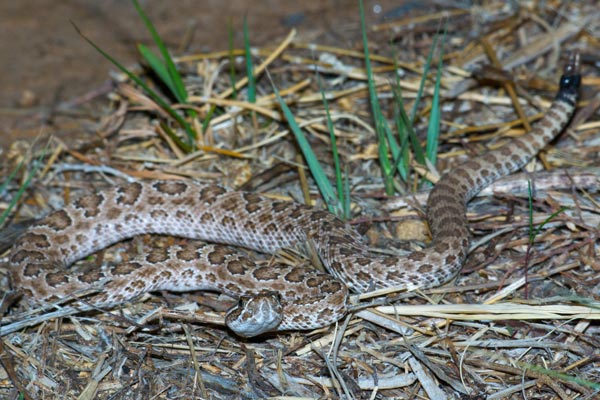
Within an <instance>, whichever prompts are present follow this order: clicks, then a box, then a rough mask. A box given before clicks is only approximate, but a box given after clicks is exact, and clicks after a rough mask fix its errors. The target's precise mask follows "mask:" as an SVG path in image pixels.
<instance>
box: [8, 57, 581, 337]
mask: <svg viewBox="0 0 600 400" xmlns="http://www.w3.org/2000/svg"><path fill="white" fill-rule="evenodd" d="M579 82H580V77H579V68H578V57H577V56H574V57H572V58H571V60H570V61H569V63H568V65H567V66H566V67H565V71H564V74H563V76H562V78H561V82H560V90H559V92H558V94H557V96H556V99H555V101H554V102H553V104H552V105H551V107H550V108H549V109H548V111H547V113H546V114H545V116H544V118H543V119H542V120H541V121H539V122H538V123H537V124H536V125H535V127H534V129H533V130H532V131H531V132H529V133H528V134H527V135H525V136H522V137H520V138H518V139H515V140H513V141H511V142H509V143H508V144H506V145H505V146H503V147H501V148H499V149H497V150H494V151H491V152H488V153H486V154H483V155H481V156H479V157H476V158H474V159H472V160H470V161H468V162H466V163H464V164H462V165H460V166H458V167H457V168H455V169H453V170H452V171H450V172H449V173H447V174H445V175H444V176H443V177H442V178H441V179H440V181H439V182H438V183H437V185H436V186H435V188H434V189H433V191H432V192H431V194H430V196H429V199H428V203H427V219H428V222H429V226H430V229H431V233H432V237H433V242H432V244H431V245H430V246H429V247H428V248H426V249H425V250H423V251H414V252H412V253H410V254H409V255H408V256H406V257H397V256H387V255H380V254H377V255H375V254H373V252H372V251H371V250H370V249H369V248H368V247H367V246H366V245H365V244H364V242H363V239H362V238H361V237H360V235H359V234H357V233H356V232H355V231H354V230H353V229H351V228H350V227H349V226H347V224H345V223H344V222H342V221H340V220H339V219H337V218H336V217H335V216H333V215H332V214H330V213H328V212H325V211H320V210H316V209H312V208H310V207H307V206H304V205H301V204H297V203H292V202H283V201H276V200H272V199H269V198H266V197H264V196H261V195H258V194H254V193H244V192H235V191H228V190H226V189H224V188H222V187H220V186H217V185H206V184H197V183H191V182H175V181H147V182H137V183H131V184H126V185H121V186H116V187H113V188H110V189H108V190H105V191H102V192H99V193H96V194H92V195H88V196H84V197H81V198H80V199H78V200H76V201H74V202H73V203H72V204H70V205H68V206H67V207H65V208H63V209H61V210H58V211H55V212H53V213H51V214H50V215H48V216H47V217H46V218H44V219H42V220H41V221H40V222H38V223H36V224H35V225H34V226H32V227H31V228H30V229H28V231H26V232H25V234H24V235H23V236H22V237H21V238H19V239H18V241H17V242H16V243H15V244H14V246H13V248H12V250H11V253H10V255H9V269H10V275H11V281H12V286H13V288H14V289H17V290H21V291H23V292H24V294H25V297H26V298H27V299H28V300H29V301H30V302H32V303H42V302H47V301H50V300H53V299H57V298H64V297H69V296H73V295H76V294H77V292H80V291H82V290H85V289H88V288H90V287H91V286H93V285H95V284H96V285H97V284H99V283H101V284H103V285H104V286H103V288H102V290H101V291H100V293H98V294H94V295H92V296H91V297H86V298H83V299H82V301H84V302H86V303H91V304H92V305H94V306H97V307H111V306H114V305H117V304H120V303H123V302H125V301H127V300H129V299H131V298H133V297H135V296H137V295H139V294H141V293H144V292H148V291H152V290H172V291H188V290H200V289H203V290H218V291H221V292H225V293H226V294H229V295H233V296H236V297H240V303H239V304H238V306H236V307H234V308H233V309H231V310H230V311H229V312H228V313H227V316H226V322H227V325H228V326H229V327H230V328H231V329H232V330H233V331H235V332H236V333H237V334H239V335H241V336H255V335H259V334H261V333H263V332H268V331H277V330H289V329H312V328H316V327H321V326H326V325H329V324H331V323H333V322H335V321H337V320H338V319H340V318H341V317H342V316H344V314H345V313H346V301H347V293H348V288H349V289H350V290H352V291H355V292H365V291H367V290H372V289H379V288H386V287H397V288H405V289H408V290H411V289H415V288H427V287H432V286H437V285H441V284H443V283H444V282H446V281H448V280H449V279H450V278H452V277H453V276H454V275H455V274H456V273H457V272H458V271H459V270H460V268H461V266H462V264H463V262H464V260H465V257H466V254H467V250H468V247H469V236H470V235H469V230H468V226H467V219H466V215H465V207H466V203H467V202H468V201H469V200H470V199H471V198H472V197H473V196H474V195H475V194H476V193H477V192H478V191H479V190H481V189H482V188H483V187H484V186H486V185H488V184H490V183H491V182H493V181H494V180H496V179H497V178H499V177H501V176H504V175H507V174H509V173H511V172H512V171H515V170H517V169H519V168H521V167H522V166H523V165H524V164H525V163H527V161H528V160H529V159H531V158H532V157H533V156H535V154H536V153H537V152H538V151H539V150H540V149H541V148H543V147H544V146H545V145H546V144H547V143H548V142H549V141H550V140H552V139H553V138H554V137H555V136H556V135H557V134H558V133H559V132H560V131H561V130H562V129H563V128H564V127H565V125H566V124H567V122H568V121H569V119H570V117H571V114H572V112H573V110H574V108H575V102H576V99H577V91H578V87H579ZM143 233H159V234H169V235H174V236H182V237H185V238H190V239H199V240H203V241H209V242H214V243H221V244H205V243H202V242H197V241H189V242H187V244H183V245H172V246H170V247H167V248H157V249H153V250H151V251H150V252H149V253H148V254H146V255H144V256H141V257H138V258H136V259H134V260H133V261H130V262H126V263H123V264H120V265H117V266H113V267H106V268H104V269H98V270H95V271H91V272H86V273H75V272H72V271H68V270H67V269H66V267H67V266H68V265H70V264H71V263H73V262H74V261H76V260H78V259H80V258H82V257H84V256H86V255H88V254H90V253H93V252H95V251H97V250H99V249H102V248H104V247H106V246H108V245H109V244H112V243H115V242H118V241H120V240H123V239H125V238H130V237H132V236H134V235H139V234H143ZM305 242H310V243H311V244H312V246H313V247H314V249H315V250H316V252H317V253H318V255H319V257H320V259H321V261H322V263H323V265H324V266H325V267H326V269H327V270H328V271H329V273H330V274H331V275H328V274H323V273H320V272H316V271H313V270H311V269H308V268H304V267H295V266H286V265H279V264H275V265H262V264H260V265H257V264H255V263H254V262H252V261H251V260H249V259H248V258H247V257H246V256H244V255H242V254H239V253H237V252H234V251H232V249H230V248H229V247H227V246H224V245H222V244H229V245H237V246H243V247H246V248H250V249H254V250H257V251H261V252H267V253H273V252H275V251H277V250H278V249H281V248H288V247H294V246H296V245H298V244H302V243H305ZM75 303H76V305H77V304H80V305H81V304H82V303H79V302H78V301H75Z"/></svg>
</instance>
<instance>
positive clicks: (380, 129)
mask: <svg viewBox="0 0 600 400" xmlns="http://www.w3.org/2000/svg"><path fill="white" fill-rule="evenodd" d="M358 4H359V9H360V26H361V32H362V41H363V49H364V53H365V70H366V73H367V84H368V87H369V101H370V103H371V112H372V113H373V118H374V120H375V131H376V132H377V142H378V154H379V163H380V165H381V170H382V174H383V182H384V185H385V191H386V193H387V194H389V195H392V194H393V193H394V183H393V169H394V168H393V167H392V163H391V161H390V159H389V156H388V150H389V149H388V144H387V140H386V125H387V121H386V120H385V117H384V116H383V114H382V112H381V108H380V106H379V101H378V98H377V90H376V88H375V82H374V80H373V70H372V68H371V60H370V56H369V43H368V40H367V28H366V24H365V11H364V6H363V2H362V0H359V2H358ZM387 129H388V130H389V126H387ZM388 137H390V135H388Z"/></svg>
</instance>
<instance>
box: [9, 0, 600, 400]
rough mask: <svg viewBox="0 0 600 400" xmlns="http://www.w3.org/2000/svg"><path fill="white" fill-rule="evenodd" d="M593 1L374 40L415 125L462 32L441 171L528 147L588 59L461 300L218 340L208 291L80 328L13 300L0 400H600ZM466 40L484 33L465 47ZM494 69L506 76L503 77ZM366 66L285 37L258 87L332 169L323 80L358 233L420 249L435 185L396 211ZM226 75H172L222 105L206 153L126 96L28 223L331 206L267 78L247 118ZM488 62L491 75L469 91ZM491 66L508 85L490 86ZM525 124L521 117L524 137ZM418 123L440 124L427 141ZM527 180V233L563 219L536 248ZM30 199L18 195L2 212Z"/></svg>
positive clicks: (374, 300)
mask: <svg viewBox="0 0 600 400" xmlns="http://www.w3.org/2000/svg"><path fill="white" fill-rule="evenodd" d="M592 3H593V2H590V4H585V3H583V2H582V3H577V4H571V3H569V5H567V6H562V5H561V3H560V2H546V3H543V4H544V5H545V7H546V8H543V9H542V8H539V9H527V8H526V7H524V8H523V9H522V10H521V12H520V13H519V14H518V15H511V14H509V13H506V11H507V10H508V8H507V7H508V6H499V5H493V2H492V5H489V6H485V7H481V8H478V9H476V10H475V9H473V10H472V11H453V12H452V13H440V14H425V15H423V16H421V17H420V19H418V20H416V21H415V20H412V21H408V20H401V21H396V22H393V23H389V24H385V25H380V26H376V27H374V28H375V29H374V30H373V31H371V32H369V36H370V39H371V40H372V44H371V46H372V47H371V53H372V54H377V56H374V57H373V61H374V66H375V67H376V72H377V76H376V78H377V82H378V83H379V93H380V94H381V102H382V109H383V110H384V112H386V111H385V110H388V109H390V108H389V107H388V106H387V105H389V102H390V101H392V100H391V96H390V95H389V87H388V85H389V82H390V80H389V79H390V71H391V70H393V61H392V60H391V59H390V58H388V57H385V56H382V55H384V54H391V52H390V51H389V50H388V49H387V46H386V45H384V43H387V42H389V38H390V36H393V37H394V45H395V46H396V52H397V53H398V55H399V59H400V60H402V63H400V66H401V68H402V69H403V73H404V76H403V77H402V85H403V94H404V95H405V100H406V101H407V103H408V104H407V105H408V107H411V106H412V104H411V99H412V98H414V97H415V89H416V88H417V87H418V81H419V73H420V71H421V69H422V61H423V60H424V59H425V57H426V54H427V51H428V49H429V46H430V45H431V41H432V37H433V34H434V33H435V28H436V27H437V25H438V21H439V20H440V18H446V17H447V18H448V19H449V24H448V27H449V38H450V40H449V43H448V44H447V49H446V60H445V69H444V73H443V81H442V88H443V96H442V99H443V103H442V104H443V115H442V117H443V126H442V135H441V140H442V142H441V143H440V154H439V162H438V165H437V166H436V167H437V169H438V171H443V170H446V169H447V168H449V167H450V166H452V165H455V164H456V163H457V162H460V161H462V160H464V159H466V158H467V157H468V156H469V155H471V154H476V153H480V152H481V151H483V149H484V148H485V147H490V148H492V147H496V146H498V145H500V144H501V143H504V142H505V141H506V140H508V139H509V138H510V137H514V136H518V135H520V134H522V133H523V132H524V126H526V125H527V124H528V123H534V122H535V120H536V119H538V118H539V116H540V113H541V112H542V111H543V109H544V107H546V106H547V105H548V104H549V101H550V100H551V97H552V96H553V94H554V91H555V90H556V82H557V77H558V74H559V71H560V67H559V66H560V65H562V63H563V62H564V58H565V55H566V53H567V52H568V51H569V50H575V49H578V50H579V51H580V53H581V54H582V59H583V86H584V87H583V89H582V101H581V102H580V104H579V108H578V111H577V115H576V116H575V118H574V120H573V122H572V124H571V126H570V127H569V129H568V130H567V132H565V133H564V134H563V135H562V136H561V137H560V139H559V140H558V141H556V142H555V144H554V145H553V146H551V147H549V148H547V149H546V150H545V151H544V152H543V153H542V154H541V156H540V157H539V158H538V160H539V161H537V162H534V163H531V164H530V165H529V166H528V168H527V170H528V171H529V172H528V173H527V174H522V173H521V174H515V175H513V176H511V177H508V178H505V179H503V180H502V181H500V182H498V183H497V184H495V185H494V186H493V188H492V189H491V190H490V189H488V190H486V191H484V192H482V194H481V195H480V196H479V197H478V198H476V199H475V200H474V201H473V202H472V203H471V205H470V207H469V217H470V220H471V228H472V230H473V233H474V241H473V242H474V245H473V248H474V249H473V251H472V252H471V255H470V257H469V259H468V262H467V265H466V266H465V267H464V269H463V272H462V273H461V275H460V276H459V277H458V278H457V279H456V280H455V281H454V282H451V283H450V284H448V285H446V286H444V287H441V288H435V289H431V290H427V291H415V292H411V293H400V294H398V293H387V294H385V293H377V294H376V296H375V295H373V294H368V295H364V296H361V298H360V299H355V301H356V312H355V313H353V314H352V315H351V316H350V318H348V319H347V320H345V321H340V323H339V325H338V326H332V327H330V328H327V329H320V330H318V331H315V332H290V333H285V334H278V335H267V336H264V337H260V338H256V339H253V340H244V339H240V338H239V337H236V336H235V335H233V334H232V333H231V332H229V331H228V330H227V329H225V328H223V326H222V312H223V310H225V309H226V308H227V307H228V306H229V305H231V304H232V301H231V300H229V299H223V298H222V297H220V296H219V295H217V294H214V293H191V294H184V295H175V294H170V293H154V294H152V295H147V296H145V297H144V298H143V299H139V301H136V302H135V303H133V304H127V305H123V306H122V307H121V308H118V309H116V310H113V311H111V312H94V313H86V314H75V315H68V313H64V312H63V313H61V312H60V310H57V311H55V312H53V313H49V312H45V313H39V312H31V313H29V314H28V313H27V308H26V307H25V306H24V304H23V302H16V301H15V299H14V298H10V297H5V298H4V302H3V308H2V311H3V319H2V327H1V329H2V331H1V332H2V336H1V337H0V346H2V348H1V355H0V362H1V366H2V367H1V368H0V398H19V397H18V396H17V390H18V391H20V392H21V393H22V394H23V398H32V399H38V398H40V399H41V398H65V399H92V398H99V399H163V398H164V399H176V398H182V399H188V398H202V399H208V398H215V399H216V398H231V399H238V398H248V399H251V398H269V397H271V396H273V397H274V398H296V399H297V398H340V397H343V398H348V399H350V398H355V399H363V398H364V399H369V398H372V399H386V398H398V399H424V398H431V399H444V398H464V399H467V398H468V399H554V398H557V399H595V398H599V397H600V352H599V349H600V339H599V338H600V323H599V319H600V257H599V254H600V247H599V245H600V240H599V231H598V227H599V226H600V197H599V195H598V184H599V179H598V176H600V174H599V172H600V157H598V154H599V153H600V140H599V139H600V135H598V132H599V130H600V118H599V117H598V112H597V109H598V106H599V105H600V97H599V96H598V94H597V93H598V92H599V87H600V79H599V77H598V74H597V69H594V63H597V62H598V58H597V54H598V51H599V47H600V38H599V33H600V25H599V24H600V22H599V21H600V12H599V11H598V9H597V7H594V5H593V4H592ZM498 4H500V2H498ZM541 4H542V3H540V7H542V6H541ZM552 6H556V7H557V8H552ZM471 29H475V30H477V32H478V34H477V35H474V36H473V35H470V34H469V31H470V30H471ZM474 38H475V39H485V40H483V41H479V40H474ZM356 43H357V44H358V43H359V41H358V40H357V42H356ZM482 43H483V44H482ZM378 46H379V47H378ZM357 49H360V47H357ZM492 54H496V55H497V57H498V59H499V61H497V65H496V66H495V67H496V68H492V67H491V65H493V63H491V62H490V61H489V58H488V56H490V55H492ZM325 55H327V57H323V56H325ZM361 57H362V53H361V52H360V51H348V50H344V49H339V48H332V47H329V48H324V47H320V46H318V45H314V46H313V45H309V44H307V43H299V42H298V40H297V39H296V38H295V36H294V32H292V33H290V36H289V37H287V38H286V39H285V40H283V41H282V43H281V44H280V45H278V46H274V47H273V48H271V49H270V48H264V49H258V50H257V51H256V60H257V67H256V68H255V71H256V73H260V72H261V71H262V70H264V68H268V70H269V72H270V74H271V75H272V76H273V79H274V81H275V82H276V84H277V85H278V87H279V89H280V90H281V92H282V95H284V96H286V97H285V98H286V100H288V101H289V103H290V107H292V109H293V111H294V114H295V115H296V117H297V119H298V122H299V123H300V124H301V125H302V126H303V127H304V129H305V132H306V133H307V134H308V135H309V140H310V141H311V143H312V144H313V148H314V150H315V152H316V153H317V155H318V156H319V158H320V159H321V160H322V161H323V162H324V164H329V165H331V164H330V163H328V162H329V161H330V160H331V156H330V152H329V144H328V142H329V136H328V134H327V131H326V121H325V114H324V111H323V107H322V104H321V101H320V94H319V92H318V86H317V84H316V77H315V73H314V70H315V68H318V69H319V70H320V71H321V72H322V74H323V76H324V78H325V80H326V85H327V94H328V96H329V99H330V101H329V103H330V107H331V108H332V118H333V120H334V123H335V129H336V132H335V133H336V135H337V138H338V147H339V150H340V154H341V157H342V159H343V161H344V162H345V164H346V165H347V166H348V169H349V174H350V177H349V178H350V184H351V188H352V196H353V197H352V199H353V204H352V206H353V211H354V217H355V219H354V220H353V221H352V223H354V224H356V226H357V228H358V229H359V230H362V231H364V232H366V236H367V237H368V239H369V240H371V241H373V242H374V243H375V244H379V245H380V246H386V247H388V246H389V240H390V238H392V237H398V236H399V237H401V238H403V239H404V238H406V237H410V238H416V239H417V240H422V241H426V240H427V237H426V236H424V235H423V233H422V232H423V231H425V229H424V226H423V223H422V222H420V221H419V220H420V218H421V216H422V214H420V212H419V211H418V209H415V208H413V207H412V206H415V205H416V206H421V205H422V204H424V203H423V202H424V199H425V196H426V192H425V191H422V192H420V193H418V194H417V195H416V196H413V195H411V194H408V193H410V192H411V190H412V189H413V188H414V187H416V186H417V185H418V183H419V179H420V175H419V174H424V173H429V174H430V175H429V176H435V175H436V173H435V171H425V170H424V169H423V168H422V167H419V166H417V165H414V166H413V167H414V172H415V173H414V174H413V175H412V177H411V181H410V182H409V183H407V184H406V185H405V186H404V187H402V188H401V189H403V190H404V191H405V192H406V193H407V194H406V195H405V196H404V197H402V198H382V193H383V183H382V180H381V173H380V170H379V164H378V163H377V161H376V160H375V158H376V156H377V151H376V144H375V140H376V136H375V135H374V133H373V129H372V128H371V127H370V126H371V118H370V113H369V111H368V110H369V109H368V101H367V85H366V82H365V79H366V76H365V72H364V70H363V68H362V66H363V61H362V59H361ZM227 59H228V56H227V54H226V53H214V54H203V55H189V56H186V57H182V58H181V59H180V60H179V61H180V66H181V67H182V68H183V69H184V70H185V71H186V79H187V81H186V83H187V85H188V86H189V88H190V90H191V91H192V92H193V93H194V95H193V96H192V97H191V98H190V101H191V102H192V104H193V105H194V108H195V109H196V110H197V111H198V114H199V116H200V118H202V117H203V116H205V115H206V113H207V112H208V110H209V108H210V106H211V105H217V106H219V110H220V113H219V114H218V115H216V116H215V117H214V118H213V119H212V121H211V123H210V126H209V129H208V130H207V131H206V132H205V133H204V134H203V135H202V137H201V138H199V140H198V144H199V150H198V151H197V152H195V153H192V154H184V153H183V152H182V151H181V150H179V149H178V148H177V147H176V146H175V145H174V144H173V143H172V142H171V141H170V140H169V138H168V136H167V135H166V134H165V132H164V131H163V129H162V128H161V126H160V125H158V124H156V123H155V121H154V117H153V116H152V115H154V116H156V115H162V113H161V111H160V110H159V109H158V107H157V106H156V104H154V103H153V102H152V101H151V100H150V99H149V98H148V97H147V96H145V95H144V94H143V93H141V92H140V91H139V90H138V89H137V88H135V87H134V86H132V85H130V84H129V83H128V82H121V83H120V84H119V85H118V87H117V89H116V90H115V91H114V92H113V93H111V95H110V101H109V102H107V113H106V117H105V118H103V119H102V120H101V121H98V123H97V127H96V135H95V136H94V137H90V138H89V140H88V141H87V142H86V143H83V144H80V143H62V142H59V141H58V140H56V139H52V140H51V146H50V147H51V152H50V154H48V156H47V157H46V158H45V159H44V160H45V162H46V164H45V166H44V168H41V169H40V172H39V173H38V175H37V176H36V179H35V183H34V184H33V186H32V187H31V188H30V189H29V190H28V191H27V195H26V198H25V199H24V200H23V201H22V202H21V204H20V207H19V209H18V216H15V217H14V220H15V221H17V220H20V219H24V218H25V219H26V218H31V217H36V216H39V215H42V214H44V213H46V212H48V210H49V209H51V208H55V207H60V205H61V204H63V203H64V202H68V201H69V200H70V199H72V198H75V197H77V196H79V195H81V194H84V193H90V192H92V191H94V190H97V189H100V188H103V187H106V186H109V185H112V184H113V183H115V182H122V181H123V180H124V179H142V178H160V179H198V180H202V181H211V182H219V183H222V184H225V185H227V186H230V187H235V188H243V189H245V190H252V191H259V192H268V193H271V194H274V195H277V196H280V197H282V198H289V199H291V198H294V199H296V200H297V201H303V193H309V195H310V196H309V199H310V200H311V201H312V202H313V204H314V206H315V207H323V205H322V203H321V201H320V200H319V198H318V195H317V192H316V189H315V188H314V186H313V184H312V182H311V180H310V179H308V181H307V182H308V186H304V187H303V185H302V184H301V183H300V182H301V179H300V178H299V176H302V173H305V171H304V168H305V167H304V165H303V160H302V159H301V158H299V157H298V152H297V148H296V146H295V143H294V140H293V136H292V135H291V133H290V132H289V131H288V130H287V128H286V125H284V124H282V122H281V121H282V120H283V118H282V116H281V114H280V112H279V108H278V106H277V104H276V101H275V99H274V96H273V95H272V90H271V88H270V84H269V82H268V80H267V79H266V77H265V76H264V75H260V79H259V81H258V84H259V88H258V98H257V102H256V104H249V103H247V102H245V101H244V100H243V99H244V97H243V90H244V84H245V83H244V82H242V83H240V85H239V88H238V89H239V90H241V91H242V94H241V96H240V97H239V99H238V100H235V101H234V100H231V99H230V98H229V97H228V95H229V93H230V79H229V76H228V75H227V73H228V66H227V63H226V61H227ZM317 59H318V61H316V60H317ZM259 64H260V66H258V65H259ZM477 65H479V66H481V65H484V66H483V67H481V68H478V69H477V71H478V73H477V74H473V73H472V71H474V70H475V69H476V66H477ZM240 67H241V64H240ZM497 68H504V69H505V70H508V71H510V73H507V74H498V70H497ZM557 71H558V72H557ZM242 75H243V73H242ZM432 76H433V75H432ZM475 77H484V78H486V79H485V80H486V81H487V82H489V81H493V82H494V84H492V85H484V84H483V83H482V82H483V81H484V79H474V78H475ZM509 79H510V80H509ZM429 87H432V85H431V84H430V85H429ZM507 87H508V88H510V89H508V90H506V88H507ZM511 93H512V100H511ZM427 100H429V99H427ZM515 101H516V103H515ZM513 104H519V105H520V107H521V108H522V110H521V109H519V108H517V109H516V110H515V107H514V106H513ZM148 111H152V112H153V113H149V112H148ZM252 112H254V113H252ZM518 115H527V116H528V117H527V118H528V120H527V122H526V120H523V119H522V118H519V117H518ZM389 116H390V117H391V115H389ZM426 126H427V111H425V112H424V113H423V115H421V119H419V121H418V122H417V124H416V130H417V133H419V134H421V133H424V132H425V131H426ZM197 128H199V125H198V124H197ZM198 130H200V129H198ZM38 150H39V149H38V148H37V147H35V146H26V145H25V146H23V143H16V144H15V146H13V148H12V151H11V152H10V154H9V156H8V157H6V158H5V159H4V160H3V164H2V165H1V167H2V168H3V173H4V176H7V175H8V171H10V169H11V168H12V167H13V166H14V165H16V164H17V163H18V162H19V161H20V160H21V159H26V160H28V159H34V158H35V157H36V152H37V151H38ZM542 170H547V172H543V171H542ZM331 171H332V170H331V169H330V170H329V171H328V172H331ZM527 178H529V179H531V180H532V182H533V184H534V187H535V189H536V190H535V193H534V202H533V219H534V224H536V225H538V224H540V223H542V222H543V221H544V220H545V219H546V218H547V217H548V216H549V215H550V214H552V213H553V212H555V211H556V210H558V209H559V208H560V207H563V206H564V207H568V209H567V210H566V211H565V212H563V213H561V214H559V215H558V216H557V217H556V218H554V219H553V220H552V221H551V222H550V223H549V224H547V225H545V226H544V229H543V230H542V231H541V232H540V233H539V235H537V236H536V237H535V241H534V243H533V246H529V207H528V200H527V199H528V191H527V184H526V183H525V182H526V179H527ZM16 189H17V188H16V187H9V193H8V195H5V197H4V200H5V201H6V199H8V198H10V195H11V194H12V193H14V191H16ZM0 195H2V194H0ZM0 199H1V198H0ZM4 205H5V204H4V203H1V204H0V208H1V207H3V206H4ZM381 210H385V212H382V211H381ZM5 238H6V236H5ZM146 239H147V238H140V239H134V240H132V241H129V242H126V243H122V244H119V245H116V246H113V247H112V248H110V249H108V250H107V251H106V252H102V254H101V255H99V256H98V257H96V258H94V259H92V260H91V261H90V260H87V263H88V264H89V263H92V264H93V263H100V262H103V261H104V262H110V261H111V260H114V259H115V254H117V252H118V251H131V252H133V251H136V249H137V248H138V247H139V246H140V245H143V243H144V242H145V241H146ZM5 241H6V239H5ZM401 247H402V245H401ZM2 273H3V274H4V275H6V270H4V269H3V270H2ZM7 287H8V286H7V280H6V279H4V281H3V289H4V290H6V289H7ZM276 396H280V397H276ZM285 396H289V397H285ZM294 396H295V397H294Z"/></svg>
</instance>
